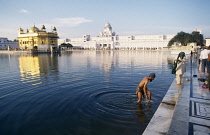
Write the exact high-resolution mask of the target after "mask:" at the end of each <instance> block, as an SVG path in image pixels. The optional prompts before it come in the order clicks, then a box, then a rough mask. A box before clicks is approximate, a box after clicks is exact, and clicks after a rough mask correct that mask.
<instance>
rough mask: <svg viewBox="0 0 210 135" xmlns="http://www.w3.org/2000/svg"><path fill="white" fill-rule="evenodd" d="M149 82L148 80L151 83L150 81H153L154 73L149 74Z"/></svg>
mask: <svg viewBox="0 0 210 135" xmlns="http://www.w3.org/2000/svg"><path fill="white" fill-rule="evenodd" d="M149 77H150V78H149V80H150V82H151V81H152V80H154V79H155V73H150V74H149Z"/></svg>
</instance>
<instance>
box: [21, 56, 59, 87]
mask: <svg viewBox="0 0 210 135" xmlns="http://www.w3.org/2000/svg"><path fill="white" fill-rule="evenodd" d="M19 68H20V73H21V77H22V78H21V81H22V82H23V83H31V85H38V84H41V83H44V82H47V81H48V75H52V76H53V79H54V80H58V78H59V77H58V56H57V55H48V54H39V55H23V56H20V57H19Z"/></svg>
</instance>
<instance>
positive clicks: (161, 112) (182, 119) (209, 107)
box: [143, 58, 210, 135]
mask: <svg viewBox="0 0 210 135" xmlns="http://www.w3.org/2000/svg"><path fill="white" fill-rule="evenodd" d="M193 75H197V77H194V76H193ZM206 77H207V74H200V73H199V72H198V62H197V59H195V58H193V59H192V61H191V60H189V62H188V64H187V71H186V73H185V74H184V78H183V83H182V86H178V85H176V80H174V81H173V83H172V84H171V86H170V88H169V90H168V92H167V93H166V95H165V97H164V98H163V100H162V102H161V104H160V106H159V107H158V109H157V111H156V112H155V114H154V116H153V118H152V119H151V121H150V123H149V124H148V126H147V128H146V129H145V131H144V133H143V135H163V134H164V135H166V134H167V135H210V91H209V90H205V89H203V88H202V84H203V83H204V82H200V81H199V80H198V78H206ZM186 78H189V79H190V81H187V80H186Z"/></svg>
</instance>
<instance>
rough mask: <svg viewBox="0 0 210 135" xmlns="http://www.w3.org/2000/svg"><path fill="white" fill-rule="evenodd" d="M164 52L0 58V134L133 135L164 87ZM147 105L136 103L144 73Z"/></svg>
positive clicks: (167, 79) (167, 80) (167, 59)
mask: <svg viewBox="0 0 210 135" xmlns="http://www.w3.org/2000/svg"><path fill="white" fill-rule="evenodd" d="M172 58H173V57H172V56H171V55H170V52H166V51H163V52H161V51H88V50H85V51H71V52H66V53H61V54H39V55H29V54H0V69H1V70H0V74H1V78H0V110H1V111H0V134H1V135H107V134H108V135H117V134H122V135H139V134H142V133H143V131H144V129H145V128H146V126H147V124H148V122H149V121H150V119H151V118H152V116H153V114H154V113H155V111H156V109H157V107H158V106H159V104H160V102H161V100H162V99H163V97H164V95H165V93H166V92H167V90H168V88H169V86H170V84H171V83H172V81H173V79H174V75H172V74H171V69H170V67H171V59H172ZM151 72H155V73H156V78H155V80H154V81H152V82H151V83H149V85H148V88H149V90H151V92H152V102H151V103H148V102H145V101H143V102H142V103H141V104H136V103H135V102H136V100H137V97H136V95H135V88H136V86H137V85H138V83H139V82H140V81H141V79H143V78H144V77H145V76H148V75H149V73H151Z"/></svg>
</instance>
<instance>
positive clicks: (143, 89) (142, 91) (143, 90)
mask: <svg viewBox="0 0 210 135" xmlns="http://www.w3.org/2000/svg"><path fill="white" fill-rule="evenodd" d="M154 79H155V73H150V75H149V76H148V77H144V79H143V80H142V81H141V82H140V83H139V85H138V87H137V88H136V95H137V97H138V101H137V102H138V103H140V102H141V101H142V97H143V96H145V97H146V98H147V99H148V100H151V95H152V93H151V91H149V90H148V89H147V84H148V83H149V82H151V81H152V80H154Z"/></svg>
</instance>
